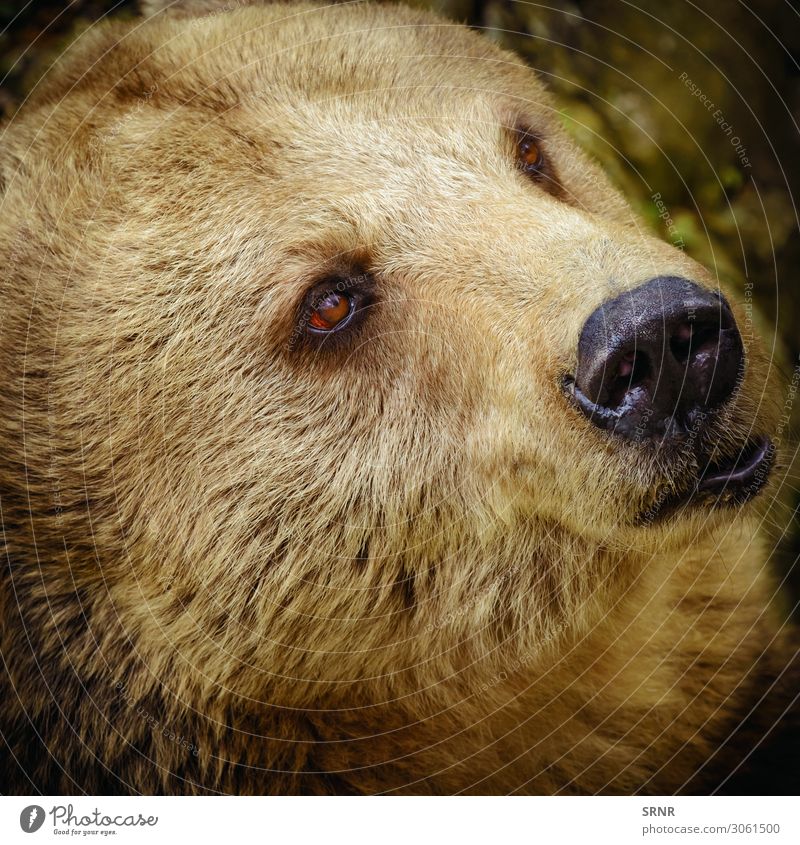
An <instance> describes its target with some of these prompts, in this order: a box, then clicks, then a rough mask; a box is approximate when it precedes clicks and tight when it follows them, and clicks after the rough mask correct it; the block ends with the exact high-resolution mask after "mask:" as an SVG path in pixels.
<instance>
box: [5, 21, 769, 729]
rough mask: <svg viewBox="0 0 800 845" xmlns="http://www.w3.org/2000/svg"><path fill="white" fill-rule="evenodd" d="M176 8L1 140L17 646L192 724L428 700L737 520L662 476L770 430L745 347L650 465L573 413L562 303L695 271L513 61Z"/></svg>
mask: <svg viewBox="0 0 800 845" xmlns="http://www.w3.org/2000/svg"><path fill="white" fill-rule="evenodd" d="M179 6H180V7H181V8H176V10H174V11H173V12H172V13H166V12H158V13H156V14H154V15H153V17H151V18H150V19H147V20H144V21H139V22H136V23H135V24H133V25H131V24H115V25H109V26H104V27H101V28H99V29H98V31H97V32H96V33H95V34H93V35H91V36H90V37H87V38H85V39H81V43H80V44H79V45H78V47H77V48H76V51H75V55H73V56H70V57H68V59H67V60H66V62H65V63H63V64H62V65H60V66H58V67H57V68H56V69H55V70H54V71H53V72H52V73H51V74H50V78H49V79H47V80H46V81H45V83H44V85H43V86H42V88H41V89H40V90H38V91H37V92H36V94H35V95H34V97H33V99H32V100H31V101H30V102H29V103H28V104H27V105H26V106H25V109H24V111H23V112H22V114H21V115H20V116H19V117H18V118H16V119H15V120H14V121H13V122H12V124H11V125H10V126H9V127H8V129H7V132H6V136H5V137H6V142H5V145H4V149H3V152H2V156H3V172H4V177H5V181H6V188H5V196H4V205H5V207H6V208H7V209H9V213H8V214H6V215H4V221H3V223H2V224H0V227H1V228H0V238H1V239H2V247H1V248H2V255H3V263H4V265H5V266H6V267H9V268H10V275H9V278H8V279H7V281H6V284H5V285H4V294H3V295H4V299H5V301H6V302H7V303H8V308H7V312H6V315H5V328H4V332H3V338H2V340H0V360H1V361H2V363H3V366H4V370H5V372H6V374H7V378H6V380H5V384H4V386H3V398H2V453H3V455H4V458H3V460H4V468H3V476H4V477H3V481H2V483H3V491H2V492H3V507H4V520H5V525H6V540H5V542H6V548H7V553H8V554H9V555H10V556H11V557H12V558H13V559H14V560H16V561H19V562H21V564H22V563H24V562H28V563H29V564H30V566H31V567H32V569H29V570H26V569H25V566H21V569H20V572H19V578H23V579H26V578H27V579H29V583H30V586H31V590H30V593H31V596H33V597H34V598H35V599H36V600H38V601H39V603H40V605H39V607H40V609H39V610H37V611H34V610H32V609H30V608H27V609H23V610H21V611H20V614H21V620H22V621H21V622H20V624H21V625H23V626H25V627H26V628H31V627H32V620H34V619H35V620H38V622H37V624H36V625H34V626H33V627H36V628H37V630H39V634H37V636H39V638H40V639H39V640H38V641H37V645H36V649H37V650H38V651H39V652H40V653H41V652H45V653H49V654H51V655H52V658H53V661H54V664H55V665H58V666H61V667H63V668H65V669H66V668H67V667H68V666H69V667H73V666H75V665H80V666H82V667H84V668H83V669H82V670H81V672H80V673H79V674H80V675H81V678H82V681H83V682H85V681H86V676H91V677H94V676H95V674H96V673H97V672H99V671H101V670H100V668H99V666H98V664H97V661H96V660H95V659H93V658H91V657H89V655H90V654H91V653H92V652H93V651H95V650H99V653H101V654H104V655H106V670H105V671H109V672H110V673H111V674H112V675H113V676H114V678H115V679H116V678H119V677H124V678H125V684H126V686H127V687H128V689H130V690H132V694H133V695H138V696H145V695H146V694H148V691H150V690H152V689H153V688H154V686H155V685H158V686H161V687H164V688H166V689H168V690H169V692H170V694H171V695H172V696H174V698H175V700H176V701H178V702H179V703H180V705H181V706H182V707H184V708H189V709H196V710H198V711H199V712H202V713H211V712H212V711H213V712H214V713H215V714H218V713H230V712H231V708H232V707H233V708H240V709H241V712H247V713H248V714H249V716H252V718H255V719H257V718H258V713H259V712H260V708H261V709H263V707H264V706H266V705H269V706H276V705H277V706H282V707H288V708H311V709H313V708H322V709H324V708H336V707H353V706H355V705H356V704H357V703H358V702H363V703H365V704H369V705H372V704H374V703H375V702H384V701H394V700H396V699H398V698H402V697H403V696H406V695H409V694H411V693H413V694H415V695H416V694H419V691H420V690H424V691H427V692H426V694H427V695H428V696H429V698H430V700H431V701H433V700H436V701H437V705H436V706H437V707H438V706H439V703H438V702H439V699H441V702H443V703H444V705H443V706H448V707H451V706H453V705H454V702H458V701H460V700H462V699H463V697H464V696H466V695H468V693H466V692H465V690H468V689H469V688H470V685H475V684H481V683H483V682H484V681H485V679H486V678H489V677H496V676H497V675H498V674H499V673H506V672H507V669H508V667H509V666H510V665H513V666H515V667H516V669H517V670H519V669H520V667H522V671H521V674H522V675H523V676H528V677H530V676H532V675H535V674H537V673H538V672H540V671H544V670H543V668H542V667H547V666H550V665H552V663H553V661H554V656H557V655H558V654H559V653H561V651H562V649H564V648H567V647H572V646H571V645H570V644H574V643H575V642H576V641H580V640H581V638H583V637H585V636H586V635H587V633H588V632H591V631H592V630H594V629H595V627H596V626H597V625H599V624H600V623H601V622H602V621H603V620H605V619H607V618H608V617H609V610H610V608H612V607H614V608H616V607H618V606H619V605H620V604H621V603H622V604H624V603H625V602H627V601H628V597H629V596H630V595H632V593H631V590H632V585H634V584H641V582H642V578H644V577H651V578H652V579H653V583H654V584H661V583H662V582H664V581H665V580H666V579H667V578H668V575H669V574H670V573H672V572H673V570H674V569H675V568H676V564H675V562H674V561H675V560H676V559H679V560H683V561H684V562H686V561H688V563H685V566H686V567H688V568H689V569H690V570H691V571H692V572H693V577H695V578H697V577H698V575H697V573H698V571H703V572H705V570H704V569H703V567H704V566H705V565H706V562H707V559H708V558H709V557H710V556H711V555H713V553H714V550H715V549H718V548H720V547H721V544H722V545H725V544H733V545H736V544H740V545H741V543H742V542H743V541H742V538H744V537H748V536H749V535H750V534H751V533H752V531H751V528H750V526H749V523H748V516H747V513H743V512H742V511H741V510H740V509H733V508H724V507H714V506H713V505H712V504H711V503H709V502H708V501H696V502H690V501H688V500H686V495H685V494H686V493H687V492H688V491H690V490H691V489H692V488H693V485H694V484H695V483H696V481H697V478H698V477H699V474H700V472H701V470H702V466H703V462H704V461H705V462H706V463H707V462H709V461H714V460H716V461H719V460H722V459H723V458H724V457H725V456H729V455H731V454H732V453H733V454H735V453H737V452H739V451H741V450H742V449H743V448H744V446H745V444H746V443H747V441H748V439H749V438H753V437H754V436H766V435H768V433H769V431H770V429H771V427H772V425H773V424H774V419H775V410H774V407H773V405H774V402H773V400H772V398H771V397H772V394H771V393H770V391H769V388H767V389H765V387H764V386H765V384H768V383H769V362H768V360H767V358H766V356H765V354H764V352H763V350H762V349H761V346H760V344H759V343H758V341H757V340H755V339H752V340H750V339H748V342H747V343H746V348H745V351H744V354H745V363H746V367H745V370H744V373H743V375H742V377H741V379H740V381H739V383H738V384H737V387H736V391H735V395H734V396H733V398H732V399H731V400H730V401H728V402H726V403H724V404H723V405H722V406H721V407H720V408H718V409H715V412H714V413H713V414H711V415H710V417H709V419H708V420H707V421H705V422H704V423H703V425H702V426H701V427H700V428H699V429H698V431H699V433H698V434H697V438H696V439H695V441H693V442H691V446H690V448H685V443H686V440H685V439H679V441H680V442H679V443H678V446H677V447H676V449H677V450H678V451H680V453H681V454H682V455H684V456H685V460H677V459H676V457H675V454H674V453H673V452H672V451H670V449H667V448H663V449H660V448H659V444H658V443H654V442H653V441H652V440H650V439H647V438H643V439H639V440H637V439H630V438H618V437H615V436H614V435H613V434H609V433H608V432H604V431H601V430H599V429H598V427H597V426H596V425H594V424H593V422H592V421H591V420H590V419H587V416H586V414H584V413H583V412H582V411H581V408H580V407H578V406H577V405H576V402H575V401H574V395H570V391H569V389H568V385H569V384H570V379H571V378H574V375H575V373H576V372H577V371H578V367H579V361H578V355H579V346H580V342H581V333H582V329H583V328H584V326H585V325H586V322H587V320H588V319H589V317H590V315H592V314H593V313H594V312H596V310H597V309H598V308H599V307H601V306H602V305H603V303H606V302H608V301H610V300H612V299H614V298H615V297H619V296H621V295H622V296H624V295H625V294H626V292H630V291H633V290H636V289H638V288H639V287H640V286H641V285H643V284H645V283H647V282H648V280H652V279H655V278H680V279H686V280H691V282H692V283H693V284H697V285H699V286H700V287H701V288H702V289H703V290H709V291H713V290H715V289H716V288H717V280H716V279H715V278H714V277H713V276H712V275H711V274H710V273H709V272H708V271H707V270H705V269H704V268H702V267H700V266H699V265H697V264H696V263H695V262H694V261H692V260H691V259H690V258H689V257H688V256H686V255H685V254H683V253H681V252H680V251H678V250H676V249H674V248H672V247H671V246H669V245H667V244H664V243H662V242H661V241H659V240H658V239H656V238H655V237H653V236H652V235H650V234H649V233H648V232H646V231H645V230H644V229H643V228H642V226H641V225H640V224H639V222H638V221H637V220H636V219H635V218H634V216H633V215H632V213H631V211H630V209H629V208H628V206H627V204H626V203H625V201H624V199H623V198H622V197H621V196H620V195H619V194H618V193H617V192H616V191H615V190H614V189H613V188H612V187H611V185H610V184H609V182H608V181H607V179H606V178H605V177H604V176H603V175H602V173H601V171H600V170H599V169H598V168H597V167H596V166H595V165H594V164H593V163H592V162H590V161H589V160H588V159H587V158H586V156H584V155H583V154H582V153H581V152H580V151H579V150H578V149H577V148H576V147H575V145H574V143H573V142H572V141H571V140H570V139H569V138H568V137H567V136H566V134H565V133H564V131H563V130H562V129H561V128H560V126H559V121H558V112H557V108H556V106H555V105H554V104H553V102H552V101H551V100H550V98H549V96H548V95H547V93H546V91H545V90H544V87H543V85H542V84H541V82H540V81H538V80H537V78H536V77H535V76H534V74H533V73H532V71H531V70H530V69H528V68H526V67H525V66H524V65H523V64H522V62H521V61H520V60H519V59H517V58H516V57H514V56H513V55H511V54H508V53H506V52H504V51H502V50H499V49H497V48H496V47H495V46H493V45H492V44H490V43H489V42H488V41H487V40H486V39H484V38H482V37H480V36H478V35H477V34H475V33H473V32H470V31H468V30H467V29H465V28H463V27H458V26H453V25H451V24H448V23H446V22H443V21H441V20H440V19H438V18H436V17H433V16H430V15H427V14H423V13H421V12H417V11H410V10H408V9H403V8H400V7H397V8H395V7H381V8H380V9H376V8H371V7H363V6H357V7H352V6H347V7H333V8H318V7H315V6H311V5H296V4H292V5H267V6H261V5H253V6H252V7H250V6H248V5H247V4H236V7H235V8H233V9H230V8H227V7H223V6H222V4H219V5H218V6H215V5H214V4H205V5H204V4H195V5H194V6H193V5H192V4H179ZM183 7H185V9H184V8H183ZM217 12H218V13H217ZM731 307H732V309H733V313H734V314H736V313H737V310H736V305H735V303H733V304H732V306H731ZM690 441H691V439H690ZM666 498H676V499H677V500H679V501H680V502H681V506H680V507H679V508H676V509H674V510H672V511H669V512H665V513H664V514H663V515H662V514H661V513H660V504H661V503H663V502H664V500H665V499H666ZM684 500H686V501H684ZM648 514H649V515H650V516H651V517H652V518H648ZM749 542H750V541H749V540H748V541H747V542H746V543H745V545H748V544H749ZM748 547H749V546H748ZM749 559H750V558H748V560H749ZM32 561H38V563H37V564H36V565H34V564H32V563H31V562H32ZM654 561H655V562H656V563H654ZM648 572H651V573H652V574H651V575H648V574H647V573H648ZM704 577H708V578H709V579H710V581H711V582H713V581H714V578H716V577H717V576H716V575H714V574H713V573H710V572H706V573H705V575H704ZM26 583H27V582H26ZM682 589H683V587H676V588H675V590H676V591H677V593H676V594H678V595H679V594H680V592H681V590H682ZM75 596H79V597H80V604H79V605H76V604H75ZM34 598H31V601H33V600H34ZM5 600H6V602H10V601H11V599H10V598H8V596H7V598H6V599H5ZM636 601H638V599H637V600H636ZM754 601H755V602H756V603H757V599H754ZM634 603H635V602H634ZM44 604H47V606H48V608H49V610H48V611H43V610H41V607H42V606H43V605H44ZM76 607H80V608H82V610H81V611H77V610H76ZM26 613H27V614H28V616H27V618H25V614H26ZM37 614H38V615H37ZM42 614H44V616H42ZM76 615H77V617H79V618H77V619H76ZM112 620H113V621H112ZM64 630H69V631H70V632H73V633H72V635H71V636H72V638H70V637H66V638H65V636H64V635H63V634H64ZM65 642H68V645H65V644H64V643H65ZM126 644H128V645H126ZM565 644H566V645H565ZM109 654H112V655H114V659H113V660H109V659H107V658H108V655H109ZM577 663H580V661H579V660H577ZM88 664H91V665H88ZM111 664H113V667H111V668H109V667H110V666H111ZM576 665H577V664H576ZM143 666H144V667H146V671H143V669H142V667H143ZM512 674H514V673H512ZM516 674H517V675H519V674H520V672H519V671H517V672H516ZM526 683H527V682H526ZM492 706H493V705H492ZM214 708H218V709H217V710H215V709H214ZM254 714H255V715H254ZM220 718H221V717H220Z"/></svg>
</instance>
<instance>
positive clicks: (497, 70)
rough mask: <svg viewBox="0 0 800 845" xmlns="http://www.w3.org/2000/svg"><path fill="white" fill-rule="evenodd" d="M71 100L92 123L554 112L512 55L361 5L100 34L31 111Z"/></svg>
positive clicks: (81, 42)
mask: <svg viewBox="0 0 800 845" xmlns="http://www.w3.org/2000/svg"><path fill="white" fill-rule="evenodd" d="M75 97H78V98H85V100H88V101H89V103H90V104H91V109H92V112H93V114H94V116H95V117H96V118H97V119H98V120H101V119H102V118H101V115H102V114H103V113H104V112H110V113H113V114H114V115H115V116H116V118H117V119H118V114H119V109H120V106H121V105H122V106H126V105H127V106H131V107H137V106H139V105H140V104H143V103H146V102H149V101H150V100H151V99H152V100H153V102H158V103H159V104H160V105H163V106H165V107H169V106H170V105H172V104H176V105H177V104H180V105H190V106H192V107H196V108H200V109H207V110H212V111H216V112H225V111H227V110H230V109H232V108H235V107H237V106H240V105H242V104H243V103H244V104H246V103H247V102H253V103H261V104H270V103H272V104H275V105H276V106H283V107H287V106H288V107H291V106H292V105H295V104H300V105H302V104H307V103H309V102H312V103H315V104H316V105H317V106H320V105H327V106H328V107H329V108H335V109H338V110H340V111H342V112H346V111H347V109H348V107H353V108H355V109H356V110H359V111H362V112H363V103H364V102H365V101H368V103H369V109H370V113H371V115H372V116H373V117H380V116H381V115H383V114H385V115H392V114H395V113H397V112H402V113H403V114H405V115H408V114H414V115H415V116H416V117H419V118H420V119H423V120H424V119H425V118H426V117H428V116H431V115H436V116H443V115H447V114H451V115H457V116H459V117H462V118H463V117H464V116H465V113H464V108H465V107H467V108H469V107H473V108H474V106H475V105H476V104H477V105H478V110H477V111H478V113H479V112H480V106H481V105H484V104H486V103H487V102H488V103H492V104H495V107H494V109H493V111H494V113H495V115H496V117H498V118H499V119H500V120H513V119H514V118H513V116H512V115H513V114H514V113H515V112H516V113H524V114H526V115H528V116H530V117H532V118H533V119H535V121H536V123H537V125H542V124H545V123H547V122H549V121H551V120H552V118H551V117H550V115H551V114H552V113H553V108H552V105H551V104H550V102H549V98H548V95H547V93H546V91H545V89H544V86H543V85H542V84H541V82H540V81H539V80H538V79H537V78H536V77H535V75H534V74H533V73H532V72H531V70H530V69H529V68H527V67H526V66H525V65H524V64H523V63H522V62H521V61H520V60H519V59H518V58H517V57H516V56H514V55H513V54H512V53H507V52H505V51H503V50H501V49H499V48H498V47H496V46H495V45H493V44H492V43H491V42H489V41H488V39H486V38H484V37H482V36H479V35H478V34H477V33H475V32H472V31H470V30H468V29H467V28H466V27H463V26H460V25H457V24H452V23H450V22H447V21H443V20H442V19H440V18H437V17H435V16H433V15H430V14H428V13H426V12H423V11H419V10H413V9H408V8H405V7H385V6H381V7H372V6H369V5H366V6H365V5H360V6H334V7H315V6H313V5H307V4H277V5H273V4H270V5H267V6H256V7H247V8H242V9H232V10H225V11H221V12H215V13H206V14H201V15H198V16H196V17H189V18H185V17H171V16H170V15H168V14H161V15H158V16H156V17H154V18H152V19H150V20H147V21H138V22H134V23H132V24H131V23H125V24H120V23H111V24H108V25H102V26H99V27H96V28H95V29H94V30H93V31H90V32H89V33H87V34H86V35H84V36H82V37H81V38H80V39H78V41H77V42H76V43H75V44H74V45H73V47H72V48H70V50H69V52H68V54H67V58H66V61H64V62H62V63H60V65H59V66H57V69H56V71H55V72H53V73H51V74H50V75H49V78H46V79H45V80H44V82H43V84H42V85H40V86H39V87H38V89H37V90H36V92H35V93H34V95H33V96H32V98H31V105H36V104H37V103H38V104H45V103H47V104H53V105H58V104H59V103H62V102H63V101H64V99H65V98H70V99H71V98H75ZM154 98H157V100H156V99H154ZM85 104H87V105H88V103H85ZM69 111H71V110H69ZM72 113H73V114H75V113H77V110H76V111H75V112H72ZM476 116H477V115H476Z"/></svg>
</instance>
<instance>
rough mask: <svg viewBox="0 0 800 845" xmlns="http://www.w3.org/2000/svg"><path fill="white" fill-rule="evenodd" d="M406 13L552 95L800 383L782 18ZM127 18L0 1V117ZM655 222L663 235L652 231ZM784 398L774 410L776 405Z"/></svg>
mask: <svg viewBox="0 0 800 845" xmlns="http://www.w3.org/2000/svg"><path fill="white" fill-rule="evenodd" d="M411 5H420V6H425V7H428V8H433V9H436V10H438V11H440V12H443V13H445V14H446V15H448V16H449V17H451V18H453V19H455V20H459V21H465V22H467V23H469V24H470V25H472V26H474V27H479V28H482V29H484V30H486V31H487V33H488V35H489V37H490V38H492V39H494V40H496V41H497V42H499V43H500V44H502V45H504V46H506V47H509V48H511V49H514V50H515V51H517V52H518V53H520V54H521V55H523V56H524V57H525V58H526V59H527V60H528V61H529V62H530V64H531V65H532V66H533V67H535V68H536V69H537V70H538V71H539V72H540V74H541V75H542V77H543V78H544V79H545V80H546V81H547V83H548V84H549V86H550V87H551V89H552V90H553V91H554V92H555V93H556V95H557V97H558V100H559V103H560V105H561V109H562V112H561V114H562V119H563V121H564V123H565V124H566V126H567V127H568V128H569V129H570V130H571V131H572V133H573V134H574V135H575V137H576V138H577V139H578V140H579V142H580V143H581V144H582V145H583V146H584V147H585V148H586V149H588V150H589V151H590V152H591V153H592V154H593V155H594V156H595V157H596V158H597V159H599V160H600V161H601V162H602V163H603V165H604V166H605V168H606V170H607V171H608V173H609V175H610V176H611V178H612V179H613V180H614V181H615V182H616V183H617V185H619V187H620V188H621V189H622V190H623V191H624V193H625V194H626V195H627V196H628V197H629V198H630V200H631V202H632V203H633V205H634V206H635V207H636V208H637V209H638V210H639V211H640V212H641V214H642V215H643V217H644V218H645V219H646V220H648V221H649V222H650V223H651V225H652V226H653V227H654V229H656V230H657V231H660V232H661V234H662V235H663V236H664V237H665V238H667V239H671V240H672V241H673V242H680V243H681V244H682V245H683V247H684V248H685V249H686V251H687V252H688V253H689V254H691V255H692V256H693V257H695V258H697V259H698V260H700V261H702V262H703V263H704V264H706V265H707V266H709V267H711V268H712V269H713V270H714V271H715V272H716V273H718V275H719V277H720V279H721V280H722V281H723V282H724V283H727V284H731V285H733V287H734V288H735V289H738V291H739V293H740V296H741V297H742V299H744V298H745V297H746V293H745V292H746V291H749V292H751V295H752V298H753V302H754V304H755V307H756V310H757V314H756V319H757V321H758V322H757V325H758V327H759V329H760V330H761V331H762V333H763V334H764V335H766V337H767V340H768V343H770V344H772V343H773V342H774V344H775V361H776V365H777V366H778V367H779V368H780V370H781V372H782V373H783V376H784V381H785V383H788V382H789V381H790V380H791V377H792V375H793V373H795V372H800V370H797V371H796V369H795V368H797V367H798V366H800V278H799V276H800V237H798V208H797V207H796V203H797V201H798V200H800V190H798V189H800V132H799V131H798V124H800V10H798V4H797V3H795V2H791V3H790V2H788V0H759V1H758V2H753V0H750V2H739V0H727V2H720V0H714V2H711V0H696V2H689V1H688V0H638V2H626V0H572V2H565V0H558V1H557V0H553V2H551V3H549V4H546V3H543V4H537V3H517V2H509V1H508V0H488V1H487V0H416V2H413V0H412V3H411ZM135 13H136V4H135V2H133V0H120V2H116V3H115V2H111V0H74V2H61V3H53V2H47V1H46V0H43V2H36V0H34V1H33V2H28V3H25V2H15V3H10V2H2V0H0V29H2V34H0V112H2V113H3V114H4V115H6V116H8V115H11V114H13V112H14V110H15V109H16V108H17V107H18V106H19V105H20V103H21V102H22V101H23V99H24V97H25V93H26V91H28V90H30V89H31V87H32V86H34V85H35V84H36V80H37V79H38V77H39V76H40V75H41V74H42V72H43V71H44V70H45V69H46V68H47V66H48V65H49V64H50V62H52V61H53V59H54V58H55V57H57V56H58V54H59V52H60V51H61V50H63V49H64V47H65V46H66V45H67V44H68V43H69V42H70V41H71V40H72V39H73V38H75V37H77V36H78V35H80V33H81V32H82V31H83V30H85V29H86V28H87V27H90V26H92V25H93V24H94V23H95V22H96V21H98V20H100V19H101V18H102V17H103V16H105V15H114V16H128V17H130V16H133V15H134V14H135ZM686 80H691V82H693V83H694V85H696V86H698V87H699V89H701V90H702V93H703V94H704V95H705V96H706V97H707V99H708V100H709V101H711V102H713V104H714V107H713V108H712V109H710V110H709V108H708V107H706V106H705V105H704V104H703V103H702V102H701V101H700V100H699V98H698V97H697V96H693V93H692V90H690V88H689V87H688V86H687V84H686ZM717 110H718V111H717ZM715 112H716V114H715ZM720 121H724V122H725V124H726V125H727V126H728V127H729V128H728V130H727V134H726V128H725V126H723V125H720ZM735 138H738V139H739V144H740V147H741V149H740V150H739V151H738V152H737V150H736V146H735V143H732V140H733V139H735ZM0 143H2V141H1V140H0ZM747 165H749V166H747ZM654 194H660V196H661V202H662V203H663V205H661V206H659V205H658V204H657V203H656V202H655V201H654V200H653V195H654ZM665 211H666V213H668V214H669V216H670V218H671V221H672V224H673V228H672V230H671V231H668V229H667V225H666V224H665V222H664V221H663V220H662V219H660V217H659V213H660V212H661V213H663V212H665ZM747 295H750V294H747ZM784 398H785V399H789V398H790V397H789V394H788V392H786V390H785V391H784ZM789 406H791V415H792V427H791V430H789V429H786V430H784V431H783V432H782V437H781V441H782V442H781V446H782V456H783V459H784V460H785V461H786V463H787V464H788V465H789V467H790V469H789V473H788V475H787V477H786V482H785V484H784V486H783V489H782V491H781V492H780V493H779V498H778V500H776V501H775V502H774V503H773V506H772V507H771V508H770V511H769V514H768V521H769V522H770V524H771V530H772V531H773V545H774V560H775V563H776V565H777V566H778V568H779V571H780V572H781V573H782V574H785V575H787V578H788V583H789V585H790V588H789V589H788V590H787V593H786V594H787V600H788V601H789V602H791V603H792V604H794V603H795V602H796V601H797V599H798V596H800V566H794V564H795V562H796V560H797V558H798V555H799V554H800V530H799V526H798V520H797V507H798V504H799V503H800V492H799V491H800V473H798V468H800V462H795V460H794V457H795V449H796V443H797V438H796V437H795V435H796V433H797V432H798V431H800V398H799V399H798V400H797V401H795V402H791V401H790V402H789V404H788V405H787V409H788V407H789Z"/></svg>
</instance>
